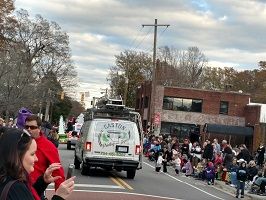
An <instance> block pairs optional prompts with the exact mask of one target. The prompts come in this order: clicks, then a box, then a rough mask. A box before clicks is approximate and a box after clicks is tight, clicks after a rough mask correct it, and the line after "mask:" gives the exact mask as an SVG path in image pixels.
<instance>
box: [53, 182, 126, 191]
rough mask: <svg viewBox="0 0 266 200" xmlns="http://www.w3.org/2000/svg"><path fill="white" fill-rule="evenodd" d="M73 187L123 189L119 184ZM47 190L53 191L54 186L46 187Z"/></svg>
mask: <svg viewBox="0 0 266 200" xmlns="http://www.w3.org/2000/svg"><path fill="white" fill-rule="evenodd" d="M75 187H84V188H111V189H125V188H124V187H123V186H122V185H121V184H120V185H119V184H117V185H94V184H80V183H75ZM48 188H49V189H48V190H50V189H53V188H54V185H53V184H50V185H49V186H48Z"/></svg>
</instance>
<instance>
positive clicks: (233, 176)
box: [231, 172, 238, 186]
mask: <svg viewBox="0 0 266 200" xmlns="http://www.w3.org/2000/svg"><path fill="white" fill-rule="evenodd" d="M237 182H238V181H237V178H236V172H231V184H233V185H235V186H236V185H237Z"/></svg>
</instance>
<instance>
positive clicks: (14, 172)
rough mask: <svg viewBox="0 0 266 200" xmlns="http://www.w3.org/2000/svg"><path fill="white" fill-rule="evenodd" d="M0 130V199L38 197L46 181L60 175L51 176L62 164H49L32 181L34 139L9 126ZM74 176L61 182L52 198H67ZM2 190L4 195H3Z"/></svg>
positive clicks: (34, 199) (35, 159) (13, 199)
mask: <svg viewBox="0 0 266 200" xmlns="http://www.w3.org/2000/svg"><path fill="white" fill-rule="evenodd" d="M0 132H1V133H2V135H1V137H0V155H1V159H0V195H2V196H0V199H2V198H3V199H9V200H18V199H27V200H39V199H40V197H39V196H40V194H42V193H43V192H44V190H45V189H46V187H47V186H48V184H49V183H51V182H54V181H55V180H57V179H59V178H60V177H59V176H56V177H53V176H52V173H53V171H54V170H57V169H59V168H60V167H61V165H60V163H53V164H51V165H50V166H49V167H48V168H47V169H46V171H45V173H44V174H43V176H40V177H39V178H38V180H37V181H36V182H35V183H34V184H32V183H31V182H30V179H29V174H30V173H31V172H32V171H34V163H35V162H37V161H38V158H37V157H36V154H35V152H36V150H37V144H36V141H35V139H33V138H32V137H31V135H30V134H29V133H28V132H27V131H26V130H23V131H22V130H19V129H13V128H12V129H6V130H0ZM74 178H75V177H72V178H70V179H68V180H66V181H64V182H62V184H61V185H60V186H59V188H58V189H57V190H56V192H55V195H54V196H53V197H52V199H53V200H62V199H65V198H67V197H68V196H69V195H70V194H71V192H72V191H73V189H74ZM6 192H7V193H6ZM5 193H6V197H4V196H3V195H4V194H5Z"/></svg>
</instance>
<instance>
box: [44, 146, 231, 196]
mask: <svg viewBox="0 0 266 200" xmlns="http://www.w3.org/2000/svg"><path fill="white" fill-rule="evenodd" d="M59 153H60V157H61V161H62V164H63V166H64V169H65V172H66V169H67V166H68V165H69V164H70V163H73V158H74V150H67V149H66V145H63V144H61V145H60V147H59ZM153 165H154V164H153V163H152V162H149V161H148V160H147V159H146V158H145V159H144V164H143V169H141V170H138V171H137V173H136V176H135V179H134V180H131V179H127V178H126V173H125V172H116V171H110V172H106V171H104V170H101V169H97V170H94V173H93V175H92V176H82V175H81V174H80V170H75V171H74V175H75V176H76V181H75V190H74V192H73V193H72V194H71V196H70V198H69V199H73V200H75V199H78V200H83V199H84V200H85V199H89V200H98V199H108V200H112V199H118V200H124V199H125V200H131V199H132V200H133V199H134V200H138V199H139V200H140V199H143V200H149V199H158V200H159V199H180V200H181V199H184V200H198V199H204V200H214V199H220V200H222V199H224V200H231V199H232V200H233V199H235V198H234V197H233V196H232V195H230V194H227V193H225V192H224V191H221V190H217V189H216V188H215V187H214V186H209V185H207V184H206V183H205V182H203V181H198V180H195V179H194V178H192V177H185V176H183V175H179V176H176V175H175V174H174V171H173V169H172V168H171V167H169V169H168V173H156V172H155V171H154V167H153ZM52 188H53V186H49V188H48V190H47V194H48V197H49V196H50V197H51V195H52V194H53V189H52Z"/></svg>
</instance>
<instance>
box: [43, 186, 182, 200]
mask: <svg viewBox="0 0 266 200" xmlns="http://www.w3.org/2000/svg"><path fill="white" fill-rule="evenodd" d="M75 185H76V184H75ZM47 190H49V191H54V189H47ZM74 192H88V193H91V192H94V193H109V194H129V195H136V196H146V197H154V198H161V199H169V200H184V199H176V198H171V197H163V196H156V195H150V194H140V193H131V192H114V191H98V190H74Z"/></svg>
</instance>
